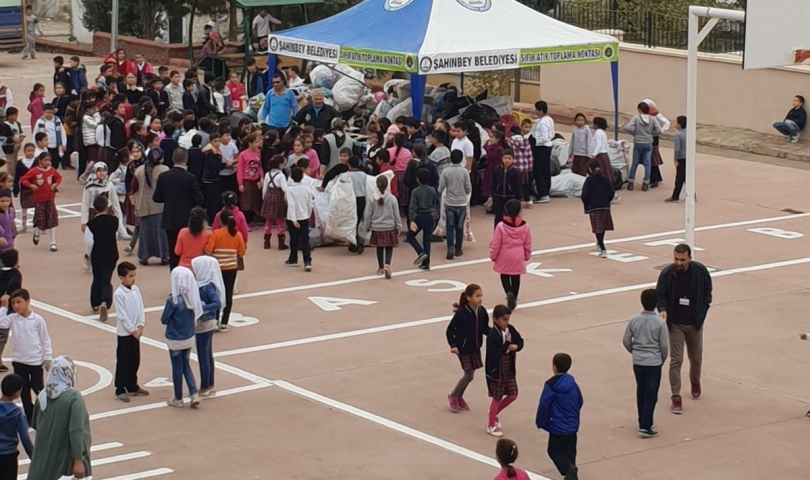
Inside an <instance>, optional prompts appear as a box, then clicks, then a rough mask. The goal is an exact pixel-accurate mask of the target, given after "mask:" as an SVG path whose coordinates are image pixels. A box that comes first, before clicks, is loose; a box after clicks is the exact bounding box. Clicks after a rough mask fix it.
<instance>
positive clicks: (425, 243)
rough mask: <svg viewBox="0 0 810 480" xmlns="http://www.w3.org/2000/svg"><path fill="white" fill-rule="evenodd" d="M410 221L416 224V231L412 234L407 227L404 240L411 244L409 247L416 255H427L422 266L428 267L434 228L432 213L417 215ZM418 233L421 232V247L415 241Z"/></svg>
mask: <svg viewBox="0 0 810 480" xmlns="http://www.w3.org/2000/svg"><path fill="white" fill-rule="evenodd" d="M412 221H413V222H414V223H415V224H416V231H415V232H412V231H411V229H410V225H409V226H408V227H409V228H408V236H407V237H406V240H407V242H408V243H409V244H411V247H413V250H414V251H415V252H416V254H417V255H421V254H423V253H424V254H425V255H427V258H426V259H425V261H423V262H422V266H423V267H429V266H430V238H431V237H432V236H433V229H434V228H435V225H436V222H434V221H433V214H432V213H419V214H417V215H416V218H414V219H413V220H412ZM419 232H422V245H419V242H417V241H416V235H417V234H418V233H419Z"/></svg>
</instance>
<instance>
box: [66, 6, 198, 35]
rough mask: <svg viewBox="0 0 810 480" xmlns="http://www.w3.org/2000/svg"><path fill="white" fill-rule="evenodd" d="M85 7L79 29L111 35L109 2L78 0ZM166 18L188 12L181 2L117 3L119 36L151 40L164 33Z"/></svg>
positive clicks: (110, 7) (110, 8)
mask: <svg viewBox="0 0 810 480" xmlns="http://www.w3.org/2000/svg"><path fill="white" fill-rule="evenodd" d="M81 1H82V4H83V6H84V16H83V17H82V25H84V27H85V28H87V29H88V30H90V31H95V32H107V33H110V32H111V31H112V0H81ZM164 12H165V13H166V15H167V17H171V16H174V15H177V16H183V15H185V14H186V13H187V12H188V9H187V7H186V6H185V4H183V3H182V2H173V1H171V0H119V4H118V18H119V22H118V33H119V34H121V35H126V36H131V37H138V38H144V39H147V40H153V39H155V38H156V37H158V36H160V34H161V33H162V32H163V31H164V30H165V29H166V22H165V20H164V19H163V18H164V17H163V13H164Z"/></svg>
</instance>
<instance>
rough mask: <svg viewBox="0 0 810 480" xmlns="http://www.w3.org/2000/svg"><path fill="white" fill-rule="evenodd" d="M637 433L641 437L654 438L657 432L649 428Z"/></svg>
mask: <svg viewBox="0 0 810 480" xmlns="http://www.w3.org/2000/svg"><path fill="white" fill-rule="evenodd" d="M639 435H641V438H655V437H657V436H658V432H656V431H655V430H653V429H652V428H651V429H649V430H642V431H641V432H640V433H639Z"/></svg>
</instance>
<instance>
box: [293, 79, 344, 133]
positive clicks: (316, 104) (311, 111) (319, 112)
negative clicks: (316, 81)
mask: <svg viewBox="0 0 810 480" xmlns="http://www.w3.org/2000/svg"><path fill="white" fill-rule="evenodd" d="M339 117H340V114H339V113H338V111H337V110H335V107H333V106H331V105H327V104H325V103H324V101H323V91H321V89H315V90H313V91H312V103H310V104H309V105H307V106H306V107H304V108H302V109H301V110H300V111H299V112H298V114H297V115H296V116H295V122H296V123H297V124H299V125H302V126H306V127H312V128H322V129H323V131H324V132H329V131H331V130H332V120H333V119H335V118H339Z"/></svg>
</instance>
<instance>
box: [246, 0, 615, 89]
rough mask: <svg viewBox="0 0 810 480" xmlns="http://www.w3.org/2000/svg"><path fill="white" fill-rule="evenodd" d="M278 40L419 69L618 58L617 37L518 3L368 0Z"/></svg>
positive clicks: (320, 53)
mask: <svg viewBox="0 0 810 480" xmlns="http://www.w3.org/2000/svg"><path fill="white" fill-rule="evenodd" d="M241 1H244V0H241ZM250 1H259V0H250ZM275 37H276V38H271V41H270V48H271V51H272V52H273V53H279V54H283V55H288V56H294V57H300V58H307V59H311V60H317V61H323V62H327V63H337V62H340V63H346V64H350V65H355V66H361V67H374V68H382V69H388V70H400V71H409V72H417V71H418V72H420V73H453V72H456V73H457V72H472V71H483V70H502V69H509V68H520V67H531V66H537V65H541V64H548V63H571V62H598V61H615V60H616V56H617V54H618V48H617V40H616V39H615V38H613V37H611V36H608V35H603V34H600V33H595V32H591V31H588V30H584V29H581V28H578V27H575V26H572V25H569V24H567V23H564V22H560V21H558V20H555V19H553V18H551V17H549V16H547V15H544V14H542V13H540V12H537V11H535V10H532V9H531V8H529V7H526V6H525V5H523V4H521V3H519V2H518V1H516V0H365V1H364V2H362V3H360V4H359V5H356V6H354V7H352V8H350V9H348V10H345V11H343V12H341V13H339V14H337V15H334V16H332V17H329V18H327V19H324V20H321V21H319V22H315V23H312V24H310V25H305V26H301V27H297V28H293V29H290V30H284V31H281V32H278V33H277V34H275Z"/></svg>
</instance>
